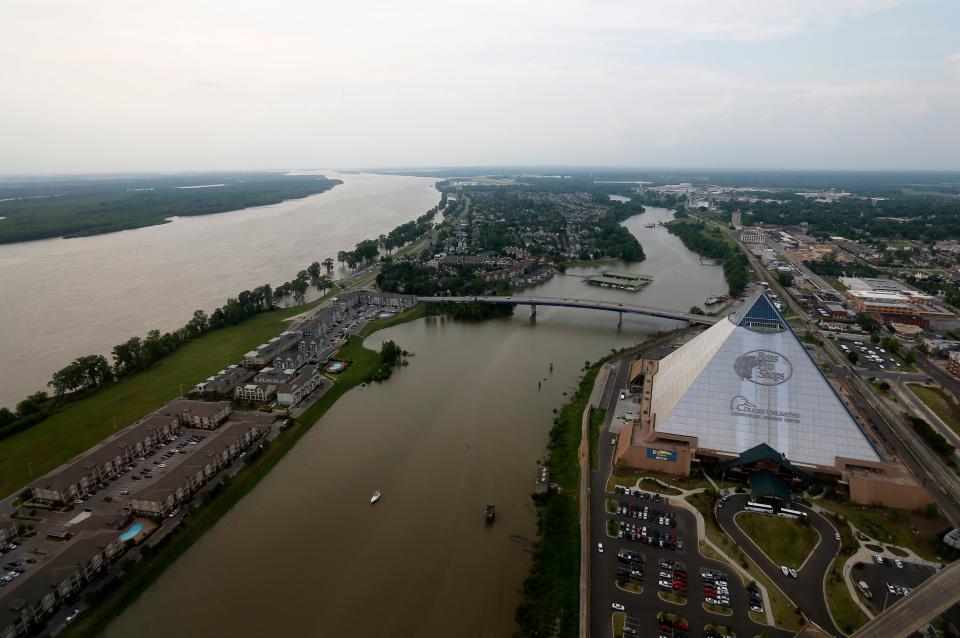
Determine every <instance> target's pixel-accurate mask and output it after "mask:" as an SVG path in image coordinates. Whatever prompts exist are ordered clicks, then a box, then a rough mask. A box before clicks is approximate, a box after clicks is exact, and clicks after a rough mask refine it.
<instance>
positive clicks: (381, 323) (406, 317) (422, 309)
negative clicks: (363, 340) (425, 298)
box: [360, 304, 427, 337]
mask: <svg viewBox="0 0 960 638" xmlns="http://www.w3.org/2000/svg"><path fill="white" fill-rule="evenodd" d="M426 316H427V307H426V305H424V304H417V305H416V306H414V307H413V308H410V309H408V310H404V311H403V312H401V313H398V314H395V315H393V316H392V317H387V318H386V319H374V320H373V321H369V322H367V324H366V325H365V326H364V327H363V328H361V329H360V336H361V337H368V336H370V335H372V334H373V333H374V332H376V331H377V330H384V329H386V328H391V327H393V326H396V325H399V324H401V323H407V322H408V321H413V320H414V319H421V318H423V317H426Z"/></svg>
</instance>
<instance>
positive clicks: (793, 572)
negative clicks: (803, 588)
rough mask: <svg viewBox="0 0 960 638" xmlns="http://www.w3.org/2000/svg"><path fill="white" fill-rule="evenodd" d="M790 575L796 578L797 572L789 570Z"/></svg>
mask: <svg viewBox="0 0 960 638" xmlns="http://www.w3.org/2000/svg"><path fill="white" fill-rule="evenodd" d="M790 575H791V576H793V577H794V578H796V577H797V570H795V569H791V570H790Z"/></svg>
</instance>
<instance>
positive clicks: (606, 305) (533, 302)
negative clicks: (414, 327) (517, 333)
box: [417, 296, 721, 325]
mask: <svg viewBox="0 0 960 638" xmlns="http://www.w3.org/2000/svg"><path fill="white" fill-rule="evenodd" d="M417 301H422V302H425V303H431V302H434V303H444V302H446V303H473V302H478V301H482V302H484V303H489V304H496V305H504V306H520V305H522V306H530V316H531V317H535V316H536V315H537V306H552V307H555V308H583V309H585V310H604V311H607V312H616V313H619V315H620V321H623V315H624V313H626V314H629V315H646V316H648V317H657V318H658V319H671V320H673V321H685V322H687V323H702V324H707V325H712V324H715V323H717V322H718V321H720V319H721V317H708V316H705V315H691V314H689V313H686V312H677V311H676V310H664V309H662V308H650V307H648V306H637V305H634V304H629V303H616V302H613V301H596V300H593V299H559V298H556V297H513V296H511V297H472V296H469V297H417Z"/></svg>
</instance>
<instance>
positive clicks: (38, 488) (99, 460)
mask: <svg viewBox="0 0 960 638" xmlns="http://www.w3.org/2000/svg"><path fill="white" fill-rule="evenodd" d="M181 430H182V426H181V424H180V421H179V420H178V419H177V418H176V417H175V416H173V415H170V414H162V413H159V412H155V413H153V414H151V415H150V416H148V417H146V418H144V419H142V420H140V421H138V422H137V423H134V424H133V425H131V426H130V427H128V428H126V429H124V430H123V431H121V432H120V433H119V434H116V435H114V436H112V437H110V438H109V439H107V440H106V441H104V442H103V443H102V444H100V445H98V446H97V447H95V448H92V449H90V450H88V451H87V452H85V453H84V454H82V455H81V456H79V457H77V458H75V459H74V460H73V461H71V462H70V463H67V464H66V465H63V466H61V467H59V468H57V469H56V470H54V471H53V472H51V473H49V474H47V475H45V476H43V477H41V478H39V479H37V480H36V481H34V482H33V483H32V484H31V485H30V492H31V498H33V500H36V501H39V502H41V503H72V502H73V501H75V500H77V499H79V498H85V497H87V496H88V495H89V494H90V493H91V492H93V491H94V490H95V489H96V488H97V485H98V484H100V483H103V482H104V481H108V480H110V479H111V478H112V477H114V476H116V475H117V474H119V473H120V472H122V471H123V470H124V468H126V467H127V466H128V465H130V463H131V461H133V460H135V459H138V458H140V457H142V456H144V455H146V454H150V453H151V452H153V450H154V449H156V447H157V446H158V445H160V444H161V443H163V442H164V441H166V440H167V439H168V438H169V437H171V436H175V435H177V434H179V433H180V431H181Z"/></svg>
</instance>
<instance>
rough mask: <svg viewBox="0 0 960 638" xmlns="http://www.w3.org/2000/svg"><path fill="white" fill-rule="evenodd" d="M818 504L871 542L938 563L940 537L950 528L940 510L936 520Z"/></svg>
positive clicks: (822, 501) (893, 511)
mask: <svg viewBox="0 0 960 638" xmlns="http://www.w3.org/2000/svg"><path fill="white" fill-rule="evenodd" d="M817 502H818V503H819V504H820V506H821V507H823V508H824V509H827V510H830V511H832V512H835V513H837V514H840V515H841V516H843V517H844V518H845V519H847V520H849V521H850V522H851V523H853V525H854V526H855V527H856V528H857V529H858V530H860V531H861V532H863V533H864V534H866V535H867V536H870V537H871V538H874V539H876V540H878V541H880V542H882V543H891V544H893V545H898V546H900V547H906V548H908V549H912V550H913V551H915V552H916V553H917V554H919V555H920V556H921V557H923V558H925V559H927V560H933V561H936V560H939V557H938V554H937V552H938V550H939V546H940V545H939V539H938V537H937V535H938V534H939V533H940V532H942V531H944V530H945V529H947V527H948V526H949V525H950V523H949V522H948V521H947V519H946V518H944V516H943V514H942V513H940V511H939V510H937V511H936V513H935V515H934V516H925V515H923V514H920V513H918V512H912V511H907V510H896V509H888V508H883V507H879V506H878V507H870V506H866V505H857V504H855V503H848V502H843V501H837V500H832V499H820V500H819V501H817Z"/></svg>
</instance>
